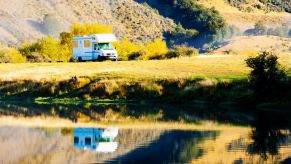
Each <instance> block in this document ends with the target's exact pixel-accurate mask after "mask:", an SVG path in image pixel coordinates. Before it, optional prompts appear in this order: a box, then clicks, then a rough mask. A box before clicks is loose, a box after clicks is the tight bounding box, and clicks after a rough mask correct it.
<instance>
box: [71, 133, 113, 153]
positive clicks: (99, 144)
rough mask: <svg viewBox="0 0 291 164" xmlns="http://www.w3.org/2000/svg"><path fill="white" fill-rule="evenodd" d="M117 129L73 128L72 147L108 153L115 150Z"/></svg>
mask: <svg viewBox="0 0 291 164" xmlns="http://www.w3.org/2000/svg"><path fill="white" fill-rule="evenodd" d="M117 135H118V129H116V128H114V129H96V128H75V129H74V147H75V148H81V149H85V150H93V151H96V152H103V153H110V152H114V151H116V149H117V147H118V143H117V142H113V141H114V139H115V138H116V137H117Z"/></svg>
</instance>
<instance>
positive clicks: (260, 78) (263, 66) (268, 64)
mask: <svg viewBox="0 0 291 164" xmlns="http://www.w3.org/2000/svg"><path fill="white" fill-rule="evenodd" d="M246 64H247V66H248V67H250V68H252V71H251V74H250V84H251V88H252V89H253V91H254V94H255V96H256V97H257V98H259V99H264V98H266V97H267V96H275V95H276V94H278V93H280V92H281V93H282V92H284V90H282V86H283V83H284V82H285V81H286V79H287V75H286V73H285V71H284V70H282V69H281V68H280V66H279V64H278V57H277V56H275V55H274V54H273V53H271V52H262V53H261V54H259V56H257V57H251V58H248V59H247V60H246Z"/></svg>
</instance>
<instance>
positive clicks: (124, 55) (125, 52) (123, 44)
mask: <svg viewBox="0 0 291 164" xmlns="http://www.w3.org/2000/svg"><path fill="white" fill-rule="evenodd" d="M113 45H114V46H115V48H116V50H117V52H118V58H119V60H129V56H130V55H132V54H134V53H140V54H144V52H145V46H144V45H143V44H135V43H132V42H130V41H129V40H128V39H127V38H123V39H122V40H121V41H119V42H116V43H113Z"/></svg>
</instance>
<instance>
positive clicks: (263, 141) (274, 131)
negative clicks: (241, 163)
mask: <svg viewBox="0 0 291 164" xmlns="http://www.w3.org/2000/svg"><path fill="white" fill-rule="evenodd" d="M290 122H291V119H290V115H288V113H284V112H283V113H280V112H274V111H273V112H270V111H268V112H267V111H263V110H261V111H257V112H256V114H255V119H254V121H253V122H252V124H251V125H252V127H253V129H252V132H251V139H252V140H253V142H252V143H251V144H250V145H249V146H248V152H249V153H250V154H259V155H260V156H261V157H262V158H263V159H265V160H267V159H268V157H272V156H275V155H278V153H279V150H278V149H279V147H280V146H282V145H283V144H285V142H287V140H288V136H289V134H290V128H291V124H290ZM289 140H290V138H289Z"/></svg>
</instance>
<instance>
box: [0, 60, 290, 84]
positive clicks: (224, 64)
mask: <svg viewBox="0 0 291 164" xmlns="http://www.w3.org/2000/svg"><path fill="white" fill-rule="evenodd" d="M279 57H280V59H281V60H280V62H281V64H282V65H283V66H285V67H286V68H287V69H289V70H290V68H291V64H290V63H291V56H290V55H280V56H279ZM246 58H247V56H240V55H208V56H196V57H191V58H182V59H172V60H159V61H158V60H157V61H124V62H110V61H108V62H85V63H24V64H0V79H1V80H20V79H28V80H42V79H47V80H64V79H69V78H71V77H72V76H79V77H80V76H96V77H101V78H103V77H121V78H129V79H130V78H138V79H146V78H151V79H153V78H166V79H177V78H195V77H205V78H235V77H246V75H247V74H248V73H249V69H248V68H247V67H246V64H245V59H246Z"/></svg>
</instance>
